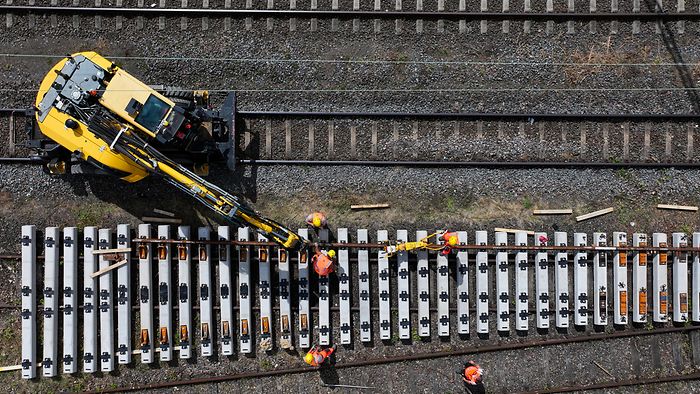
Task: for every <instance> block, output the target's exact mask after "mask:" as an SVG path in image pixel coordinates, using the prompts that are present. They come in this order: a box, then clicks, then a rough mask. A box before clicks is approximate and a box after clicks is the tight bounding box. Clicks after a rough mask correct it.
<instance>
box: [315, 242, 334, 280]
mask: <svg viewBox="0 0 700 394" xmlns="http://www.w3.org/2000/svg"><path fill="white" fill-rule="evenodd" d="M333 258H335V250H329V251H327V252H326V251H322V250H319V249H318V248H316V254H314V256H313V257H312V258H311V263H312V264H313V266H314V271H316V273H317V274H318V276H328V275H330V274H332V273H333V272H334V271H335V261H334V260H333Z"/></svg>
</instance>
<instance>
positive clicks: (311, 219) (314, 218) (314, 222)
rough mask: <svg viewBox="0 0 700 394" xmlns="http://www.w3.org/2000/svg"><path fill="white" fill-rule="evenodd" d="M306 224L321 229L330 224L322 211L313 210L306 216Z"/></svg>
mask: <svg viewBox="0 0 700 394" xmlns="http://www.w3.org/2000/svg"><path fill="white" fill-rule="evenodd" d="M306 224H307V225H309V226H311V227H313V228H314V229H316V230H320V229H322V228H326V227H327V226H328V219H327V218H326V215H324V214H323V213H322V212H313V213H310V214H309V215H308V216H307V217H306Z"/></svg>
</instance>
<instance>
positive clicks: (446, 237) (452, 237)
mask: <svg viewBox="0 0 700 394" xmlns="http://www.w3.org/2000/svg"><path fill="white" fill-rule="evenodd" d="M440 241H442V242H443V243H444V244H443V246H444V247H443V249H442V250H441V251H440V254H441V255H442V256H447V255H448V254H450V252H451V251H452V248H453V247H455V246H457V244H458V243H459V236H457V233H456V232H454V231H445V233H444V234H442V236H441V237H440Z"/></svg>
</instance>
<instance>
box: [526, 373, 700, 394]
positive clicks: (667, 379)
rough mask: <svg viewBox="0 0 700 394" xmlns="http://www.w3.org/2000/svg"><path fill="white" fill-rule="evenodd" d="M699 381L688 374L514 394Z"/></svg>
mask: <svg viewBox="0 0 700 394" xmlns="http://www.w3.org/2000/svg"><path fill="white" fill-rule="evenodd" d="M697 379H700V372H695V373H690V374H680V375H669V376H662V377H653V378H644V379H639V378H635V379H628V380H621V381H615V382H608V383H595V384H586V385H579V386H562V387H555V388H550V389H541V390H534V391H520V392H516V393H514V394H554V393H572V392H579V391H590V390H602V389H612V388H618V387H630V386H643V385H654V384H660V383H671V382H679V381H686V380H697Z"/></svg>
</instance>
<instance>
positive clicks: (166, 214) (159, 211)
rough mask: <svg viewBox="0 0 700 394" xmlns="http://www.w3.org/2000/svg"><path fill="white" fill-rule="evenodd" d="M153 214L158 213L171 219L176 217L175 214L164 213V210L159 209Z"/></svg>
mask: <svg viewBox="0 0 700 394" xmlns="http://www.w3.org/2000/svg"><path fill="white" fill-rule="evenodd" d="M153 213H157V214H159V215H163V216H168V217H171V218H174V217H175V214H174V213H172V212H168V211H164V210H162V209H158V208H153Z"/></svg>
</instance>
